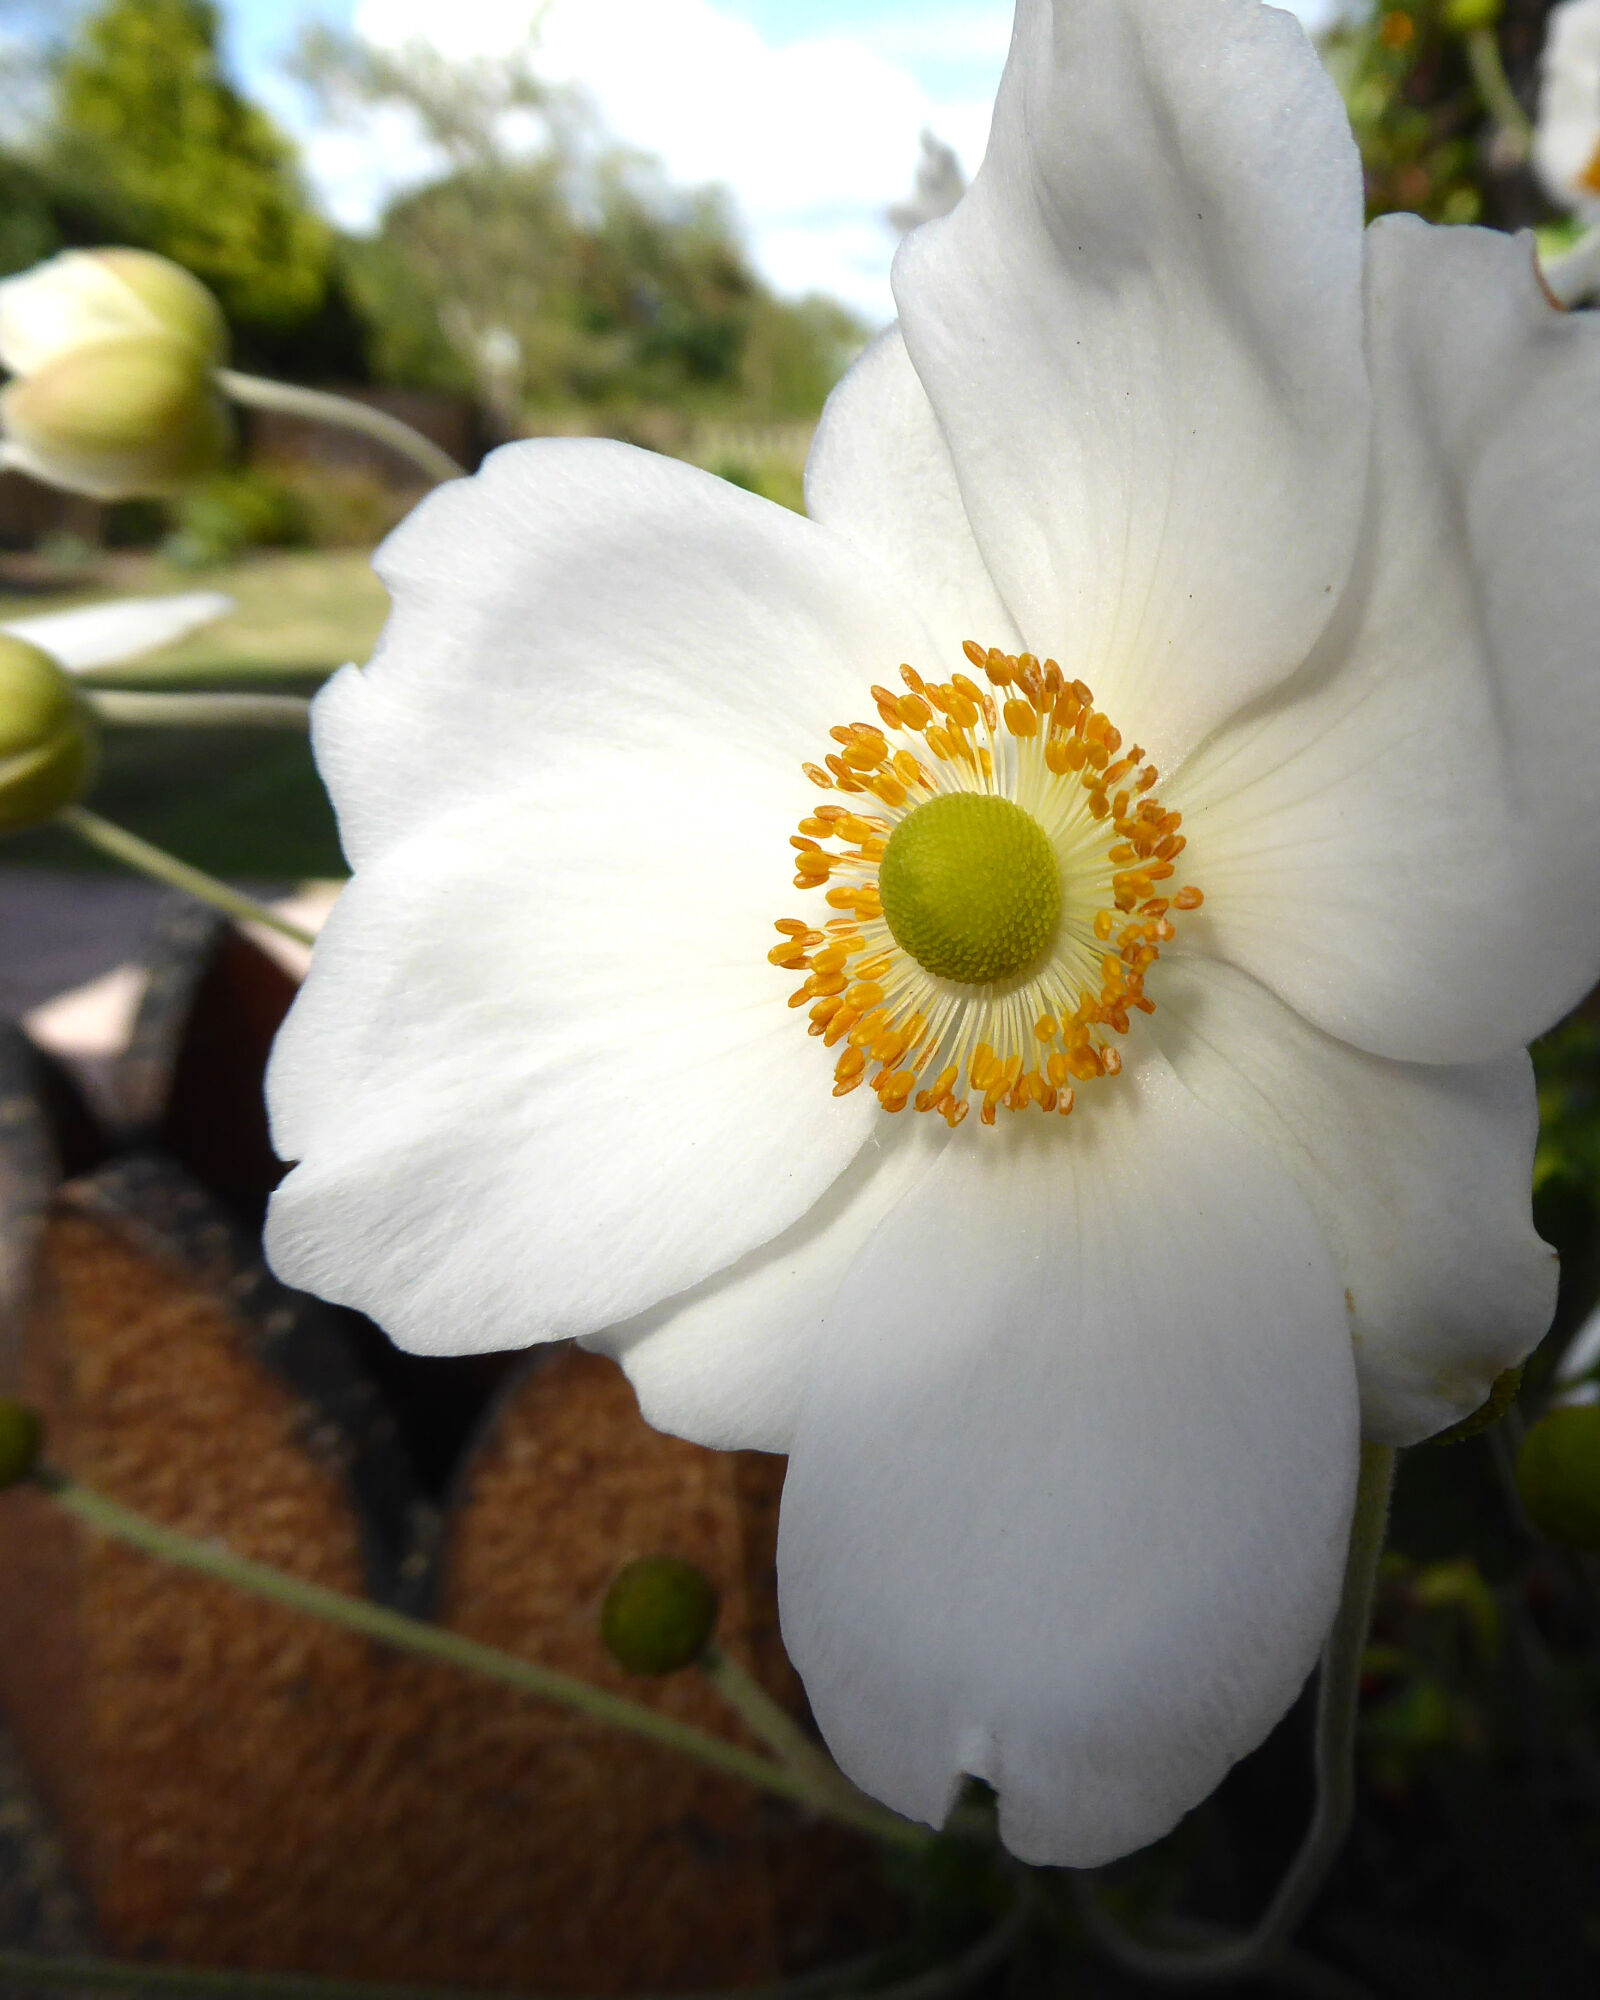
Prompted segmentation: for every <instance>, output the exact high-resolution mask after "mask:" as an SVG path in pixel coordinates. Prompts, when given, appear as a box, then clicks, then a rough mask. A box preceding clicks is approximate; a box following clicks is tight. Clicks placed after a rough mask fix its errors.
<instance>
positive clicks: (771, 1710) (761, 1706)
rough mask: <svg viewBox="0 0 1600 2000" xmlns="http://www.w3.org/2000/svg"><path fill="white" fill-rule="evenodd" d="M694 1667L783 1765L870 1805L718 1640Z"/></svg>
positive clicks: (779, 1704)
mask: <svg viewBox="0 0 1600 2000" xmlns="http://www.w3.org/2000/svg"><path fill="white" fill-rule="evenodd" d="M695 1664H696V1665H697V1666H698V1667H699V1669H700V1671H701V1672H702V1673H703V1674H704V1675H705V1677H706V1678H707V1680H709V1681H710V1683H711V1685H712V1686H713V1687H714V1688H715V1689H716V1690H717V1692H718V1694H720V1695H721V1696H722V1698H723V1700H724V1701H725V1702H726V1703H727V1704H728V1706H729V1707H730V1708H731V1709H733V1710H735V1712H736V1713H737V1714H738V1716H739V1718H740V1720H741V1721H742V1722H744V1723H745V1724H746V1726H747V1727H748V1728H749V1729H750V1730H751V1732H752V1733H753V1734H754V1735H756V1736H759V1737H760V1738H761V1740H762V1742H763V1743H765V1744H766V1746H767V1748H768V1749H769V1750H770V1751H771V1752H772V1753H773V1755H774V1756H775V1757H777V1758H778V1759H779V1760H780V1762H782V1763H784V1764H787V1765H788V1766H789V1768H790V1769H791V1770H794V1771H801V1772H804V1773H805V1774H806V1775H808V1776H809V1777H810V1779H811V1781H812V1782H813V1783H814V1784H816V1785H819V1786H827V1787H829V1788H830V1789H832V1790H833V1791H836V1792H840V1793H843V1794H845V1795H846V1796H848V1797H853V1798H855V1799H860V1800H862V1803H863V1804H865V1803H868V1801H866V1800H864V1799H862V1794H861V1793H860V1792H858V1791H857V1790H856V1788H855V1786H854V1785H852V1784H851V1782H850V1780H849V1779H848V1778H847V1777H846V1776H845V1775H844V1773H843V1772H842V1771H841V1770H840V1769H839V1767H838V1765H837V1764H835V1763H834V1761H833V1759H832V1758H831V1757H830V1756H828V1754H827V1752H826V1751H824V1750H823V1749H821V1748H820V1747H819V1746H818V1745H817V1744H815V1743H813V1742H812V1740H811V1738H810V1737H809V1736H807V1734H806V1733H805V1731H804V1730H803V1729H802V1728H801V1727H800V1725H799V1723H798V1722H796V1721H795V1719H794V1717H793V1716H792V1715H791V1714H790V1713H789V1711H788V1710H787V1709H786V1708H785V1707H784V1706H783V1705H782V1703H781V1702H777V1701H774V1700H773V1698H772V1696H771V1695H770V1694H768V1693H767V1691H766V1689H765V1688H764V1687H763V1686H762V1685H761V1683H760V1682H759V1681H758V1680H756V1679H755V1677H754V1676H753V1675H752V1674H748V1673H746V1672H745V1670H744V1668H743V1667H741V1666H740V1664H739V1662H738V1661H737V1660H734V1659H730V1658H729V1657H728V1655H727V1654H726V1653H725V1652H724V1651H723V1650H722V1648H721V1647H720V1646H719V1645H718V1644H717V1643H716V1641H715V1640H713V1641H711V1643H710V1644H709V1645H708V1646H707V1647H706V1649H705V1651H704V1652H703V1653H701V1655H700V1657H699V1659H698V1660H697V1661H696V1662H695Z"/></svg>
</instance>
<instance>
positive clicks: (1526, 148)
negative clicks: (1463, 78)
mask: <svg viewBox="0 0 1600 2000" xmlns="http://www.w3.org/2000/svg"><path fill="white" fill-rule="evenodd" d="M1466 43H1467V62H1468V65H1469V66H1470V68H1471V70H1472V80H1473V82H1474V83H1475V84H1476V85H1477V86H1478V95H1479V96H1480V97H1481V98H1482V99H1483V106H1484V109H1485V110H1486V111H1487V112H1488V114H1489V116H1490V117H1491V118H1492V119H1493V120H1494V122H1495V124H1496V125H1497V126H1498V127H1499V128H1500V137H1501V139H1502V141H1503V142H1504V146H1505V150H1506V151H1507V153H1508V154H1510V155H1511V156H1512V160H1513V162H1514V163H1517V164H1520V163H1521V162H1522V161H1523V160H1525V159H1526V158H1527V157H1528V154H1529V153H1530V151H1531V150H1532V148H1533V126H1532V125H1531V124H1530V123H1529V122H1528V114H1527V112H1525V111H1524V110H1523V108H1522V106H1521V105H1520V104H1519V103H1518V102H1517V94H1516V92H1515V91H1514V90H1513V89H1512V88H1511V79H1510V78H1509V77H1508V76H1507V75H1506V66H1505V64H1504V63H1503V62H1502V61H1501V59H1500V44H1499V43H1498V42H1497V41H1496V40H1495V34H1494V30H1493V28H1473V29H1471V30H1470V31H1469V33H1468V35H1467V38H1466Z"/></svg>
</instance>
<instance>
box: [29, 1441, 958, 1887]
mask: <svg viewBox="0 0 1600 2000" xmlns="http://www.w3.org/2000/svg"><path fill="white" fill-rule="evenodd" d="M34 1477H35V1479H36V1480H37V1482H38V1484H39V1485H41V1486H42V1487H43V1488H44V1489H45V1491H46V1492H48V1493H50V1494H51V1495H52V1496H53V1497H54V1499H55V1500H56V1501H57V1503H58V1504H59V1505H61V1506H62V1507H65V1508H66V1509H67V1510H68V1512H69V1513H73V1514H76V1515H77V1516H78V1518H79V1519H80V1520H82V1521H86V1522H88V1524H89V1525H90V1526H91V1527H93V1528H96V1529H98V1530H99V1531H100V1533H102V1534H105V1535H110V1536H113V1537H114V1538H115V1539H116V1540H118V1541H121V1542H126V1543H127V1544H128V1545H129V1546H130V1547H132V1548H136V1549H140V1550H142V1551H143V1552H144V1553H145V1554H146V1555H151V1556H156V1557H159V1558H160V1559H161V1560H162V1561H163V1562H169V1563H175V1564H177V1565H178V1567H180V1568H182V1569H191V1570H197V1571H198V1572H199V1573H200V1574H201V1575H202V1576H210V1577H216V1578H218V1579H220V1580H221V1581H222V1582H224V1583H231V1584H233V1585H235V1586H237V1588H239V1589H241V1590H248V1591H250V1592H252V1593H253V1594H254V1595H255V1596H257V1597H265V1598H268V1599H269V1600H270V1601H271V1602H272V1603H274V1604H282V1605H286V1606H288V1608H289V1609H290V1610H293V1611H301V1612H305V1613H307V1614H309V1615H310V1616H311V1617H313V1618H320V1619H322V1620H323V1621H324V1622H325V1623H327V1624H329V1625H337V1626H340V1627H342V1628H343V1629H344V1630H345V1631H349V1632H360V1633H361V1634H363V1635H364V1636H365V1637H366V1638H369V1639H377V1640H380V1641H381V1642H382V1643H384V1644H385V1645H390V1646H398V1647H400V1648H401V1649H403V1650H404V1651H406V1652H408V1653H416V1654H420V1655H421V1656H422V1657H423V1658H425V1659H433V1660H442V1661H444V1662H445V1663H446V1664H447V1665H450V1666H453V1667H461V1668H464V1669H465V1670H466V1671H467V1672H468V1673H475V1674H481V1675H483V1676H484V1677H485V1678H487V1679H489V1680H494V1681H499V1682H500V1683H501V1684H502V1685H503V1686H506V1687H512V1688H516V1689H517V1690H518V1691H519V1692H520V1693H522V1694H529V1695H533V1696H535V1697H537V1698H538V1699H539V1700H541V1701H550V1702H556V1703H559V1704H560V1705H561V1706H562V1707H564V1708H570V1709H574V1710H576V1711H577V1713H578V1714H580V1715H587V1716H589V1717H590V1718H591V1719H592V1720H594V1721H596V1722H604V1723H608V1724H610V1725H611V1726H612V1727H614V1728H617V1729H625V1730H627V1731H629V1732H630V1733H631V1734H633V1735H635V1736H642V1737H645V1738H647V1739H648V1740H649V1741H651V1742H653V1743H659V1744H662V1745H664V1746H665V1747H666V1748H667V1749H669V1750H678V1751H681V1752H682V1753H683V1754H684V1755H685V1756H689V1757H694V1758H697V1759H698V1760H699V1761H700V1762H701V1763H702V1764H708V1765H710V1766H711V1767H712V1769H714V1770H718V1771H724V1772H726V1773H727V1774H728V1775H729V1776H730V1777H735V1778H743V1779H744V1780H745V1781H746V1782H747V1783H748V1784H752V1785H759V1786H760V1787H761V1788H762V1789H763V1790H764V1791H769V1792H776V1793H777V1794H778V1795H779V1796H780V1797H782V1798H786V1799H789V1800H792V1801H793V1802H794V1803H796V1804H798V1805H802V1806H808V1807H810V1808H811V1810H812V1811H814V1812H818V1813H823V1814H826V1815H827V1816H828V1817H830V1818H833V1819H837V1820H842V1821H843V1822H844V1823H845V1824H846V1825H847V1826H853V1827H855V1828H857V1829H858V1830H859V1831H861V1832H863V1833H870V1834H873V1835H875V1836H876V1837H877V1838H878V1839H880V1840H887V1841H892V1842H894V1843H896V1844H897V1845H899V1846H901V1847H910V1848H921V1847H925V1846H927V1844H928V1843H929V1841H930V1840H931V1839H932V1838H933V1836H932V1834H931V1833H930V1832H929V1831H928V1829H927V1828H926V1827H921V1826H914V1825H913V1824H912V1823H911V1821H909V1820H903V1819H900V1818H899V1817H898V1816H897V1815H896V1814H894V1813H891V1812H888V1811H887V1810H886V1809H885V1808H883V1807H882V1806H877V1805H874V1804H873V1803H872V1802H871V1800H869V1799H864V1798H859V1797H856V1798H852V1797H850V1796H848V1795H846V1794H843V1793H841V1792H840V1791H839V1790H838V1789H837V1787H834V1786H829V1787H826V1788H824V1787H821V1786H819V1785H817V1784H815V1783H814V1782H813V1781H812V1780H811V1779H810V1778H809V1777H808V1776H806V1775H804V1774H803V1773H801V1772H799V1771H796V1770H793V1769H791V1768H790V1767H788V1766H786V1765H783V1764H775V1763H773V1762H772V1761H771V1760H770V1759H769V1758H766V1757H760V1756H757V1755H756V1754H755V1753H754V1752H753V1751H749V1750H743V1749H741V1748H740V1747H739V1746H738V1745H737V1744H735V1743H729V1742H727V1741H725V1740H724V1739H723V1738H722V1737H720V1736H713V1735H711V1734H710V1732H709V1731H707V1730H703V1729H696V1728H694V1727H693V1726H692V1725H690V1724H689V1723H686V1722H678V1721H676V1720H674V1718H673V1717H671V1716H669V1715H661V1714H659V1713H658V1712H657V1711H656V1710H655V1709H653V1708H646V1707H645V1706H644V1705H643V1704H642V1703H641V1702H636V1701H630V1700H628V1699H627V1697H626V1696H625V1695H619V1694H612V1693H610V1692H609V1691H608V1690H606V1689H605V1688H597V1687H591V1686H590V1685H589V1683H588V1682H587V1681H580V1680H576V1679H574V1678H573V1676H572V1675H570V1674H563V1673H557V1672H556V1671H555V1669H554V1668H552V1667H541V1666H539V1665H537V1664H536V1663H535V1662H534V1661H532V1660H524V1659H522V1658H520V1657H519V1656H518V1655H517V1654H515V1653H506V1652H502V1651H501V1650H500V1649H499V1648H498V1647H496V1646H485V1645H483V1644H481V1643H480V1642H479V1641H478V1640H476V1639H468V1638H465V1637H464V1636H463V1635H462V1634H461V1633H459V1632H447V1631H445V1630H444V1629H443V1628H442V1627H440V1626H437V1625H428V1624H424V1623H423V1622H422V1620H420V1619H417V1618H407V1617H406V1616H405V1615H404V1614H403V1613H401V1612H398V1611H390V1610H388V1609H387V1608H386V1607H385V1606H383V1605H381V1604H373V1603H370V1602H369V1601H368V1600H367V1599H366V1598H362V1597H349V1596H346V1595H345V1593H344V1592H343V1591H338V1590H329V1589H328V1588H327V1587H326V1586H325V1585H323V1584H320V1583H310V1582H307V1581H306V1580H305V1579H304V1578H303V1577H297V1576H290V1575H289V1574H288V1573H287V1572H286V1571H283V1570H278V1569H273V1568H271V1567H270V1566H269V1565H268V1564H266V1563H259V1562H252V1561H251V1560H250V1558H249V1557H247V1556H239V1555H234V1554H233V1553H231V1551H229V1550H228V1549H226V1548H224V1547H222V1546H221V1545H220V1544H219V1543H217V1542H211V1541H206V1542H201V1541H196V1540H195V1539H194V1538H193V1537H192V1536H190V1535H185V1534H181V1533H180V1532H179V1531H178V1530H177V1529H175V1528H167V1527H163V1526H162V1525H161V1523H160V1522H158V1521H151V1520H148V1519H146V1517H145V1516H144V1515H142V1514H136V1513H135V1512H134V1511H133V1510H132V1509H131V1508H129V1507H124V1506H123V1505H122V1504H121V1502H120V1501H116V1500H112V1499H110V1498H109V1497H108V1496H107V1495H105V1494H103V1493H96V1492H94V1491H93V1490H92V1489H91V1488H89V1487H87V1486H80V1485H79V1484H78V1483H77V1481H76V1480H73V1479H69V1478H67V1477H66V1476H65V1475H64V1474H62V1473H59V1472H54V1471H39V1472H36V1473H35V1475H34Z"/></svg>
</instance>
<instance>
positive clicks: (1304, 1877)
mask: <svg viewBox="0 0 1600 2000" xmlns="http://www.w3.org/2000/svg"><path fill="white" fill-rule="evenodd" d="M1394 1464H1395V1454H1394V1448H1393V1447H1392V1446H1391V1445H1379V1444H1366V1445H1363V1446H1362V1447H1361V1471H1360V1475H1359V1477H1358V1479H1357V1483H1356V1504H1355V1512H1354V1515H1353V1517H1352V1519H1351V1523H1350V1547H1349V1553H1348V1554H1347V1556H1346V1558H1345V1568H1344V1587H1343V1589H1342V1591H1341V1593H1340V1596H1339V1609H1338V1612H1337V1614H1336V1615H1335V1617H1334V1621H1333V1629H1332V1631H1331V1632H1330V1633H1329V1634H1328V1640H1327V1644H1326V1645H1325V1647H1324V1648H1323V1653H1322V1671H1321V1677H1320V1680H1319V1682H1318V1687H1317V1736H1316V1752H1315V1764H1316V1780H1317V1803H1316V1808H1315V1810H1314V1811H1313V1813H1312V1815H1311V1824H1310V1826H1309V1827H1308V1828H1307V1830H1306V1837H1305V1839H1304V1841H1303V1842H1302V1843H1301V1846H1300V1851H1299V1853H1298V1854H1297V1855H1296V1856H1295V1858H1294V1860H1293V1862H1292V1863H1291V1864H1290V1866H1289V1872H1288V1873H1287V1874H1286V1875H1285V1876H1284V1878H1283V1880H1282V1882H1281V1883H1280V1884H1279V1885H1278V1891H1277V1894H1276V1895H1275V1896H1274V1897H1273V1899H1272V1901H1271V1903H1269V1904H1268V1906H1267V1909H1266V1912H1265V1914H1264V1915H1263V1916H1262V1918H1261V1920H1260V1922H1259V1923H1258V1924H1257V1925H1256V1926H1255V1928H1254V1929H1253V1930H1251V1931H1248V1932H1246V1933H1245V1934H1244V1935H1243V1936H1242V1937H1236V1938H1230V1939H1228V1940H1227V1942H1226V1943H1219V1944H1213V1945H1204V1946H1197V1947H1196V1948H1195V1949H1193V1950H1191V1951H1182V1950H1175V1949H1170V1948H1167V1947H1164V1946H1160V1945H1153V1944H1147V1943H1145V1942H1143V1941H1142V1940H1141V1939H1139V1938H1135V1937H1132V1936H1130V1935H1129V1934H1128V1933H1127V1932H1126V1931H1124V1930H1123V1929H1121V1927H1120V1926H1119V1925H1118V1924H1116V1923H1115V1922H1114V1921H1113V1920H1112V1919H1111V1917H1109V1916H1108V1915H1107V1914H1106V1911H1105V1909H1104V1908H1103V1906H1102V1905H1101V1903H1100V1902H1099V1900H1098V1898H1097V1897H1096V1896H1095V1893H1094V1887H1093V1883H1092V1881H1091V1879H1090V1878H1089V1877H1088V1876H1082V1875H1080V1876H1078V1877H1077V1878H1076V1879H1075V1880H1074V1883H1073V1893H1074V1896H1075V1898H1076V1900H1077V1905H1078V1910H1079V1913H1080V1915H1081V1916H1082V1918H1083V1920H1084V1923H1085V1925H1086V1926H1087V1927H1088V1930H1089V1932H1090V1935H1091V1936H1092V1937H1093V1938H1094V1940H1095V1942H1096V1943H1097V1944H1098V1945H1099V1946H1100V1947H1101V1948H1102V1950H1104V1952H1105V1953H1106V1955H1107V1957H1108V1958H1110V1959H1112V1960H1113V1961H1114V1963H1116V1964H1117V1965H1119V1966H1121V1967H1122V1968H1123V1969H1124V1970H1125V1971H1128V1972H1132V1973H1136V1974H1137V1975H1138V1976H1139V1977H1140V1978H1142V1979H1149V1980H1153V1981H1157V1982H1159V1983H1162V1984H1165V1985H1168V1986H1199V1985H1208V1984H1211V1983H1212V1982H1214V1981H1218V1980H1224V1979H1238V1978H1240V1977H1242V1976H1243V1975H1244V1974H1245V1973H1248V1972H1253V1971H1257V1970H1259V1969H1261V1968H1262V1967H1265V1966H1270V1965H1271V1964H1272V1963H1273V1961H1274V1959H1275V1958H1276V1957H1278V1956H1279V1955H1281V1954H1282V1953H1283V1952H1284V1950H1285V1949H1286V1948H1287V1946H1288V1943H1289V1940H1290V1938H1291V1937H1293V1935H1294V1933H1295V1931H1296V1930H1297V1929H1298V1928H1299V1925H1300V1921H1301V1919H1302V1918H1303V1917H1304V1915H1305V1913H1306V1911H1307V1910H1308V1909H1309V1908H1310V1907H1311V1904H1312V1902H1313V1901H1314V1900H1315V1898H1316V1895H1317V1892H1318V1891H1319V1890H1320V1889H1321V1887H1322V1885H1323V1883H1324V1882H1325V1881H1326V1880H1327V1876H1328V1871H1329V1870H1330V1869H1331V1868H1332V1866H1333V1864H1334V1862H1335V1860H1336V1859H1337V1858H1338V1854H1339V1850H1340V1848H1341V1847H1343V1845H1344V1841H1345V1835H1346V1834H1347V1833H1348V1832H1349V1831H1350V1821H1351V1818H1352V1816H1353V1814H1354V1811H1355V1736H1356V1711H1357V1706H1358V1702H1359V1697H1360V1692H1361V1655H1362V1651H1363V1649H1364V1647H1365V1645H1366V1638H1367V1626H1368V1623H1369V1621H1370V1619H1371V1616H1372V1589H1373V1584H1374V1582H1375V1581H1376V1578H1377V1574H1378V1558H1379V1556H1380V1555H1381V1554H1382V1553H1383V1537H1384V1530H1385V1528H1386V1527H1387V1525H1388V1519H1389V1494H1390V1490H1391V1488H1392V1487H1393V1484H1394Z"/></svg>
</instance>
